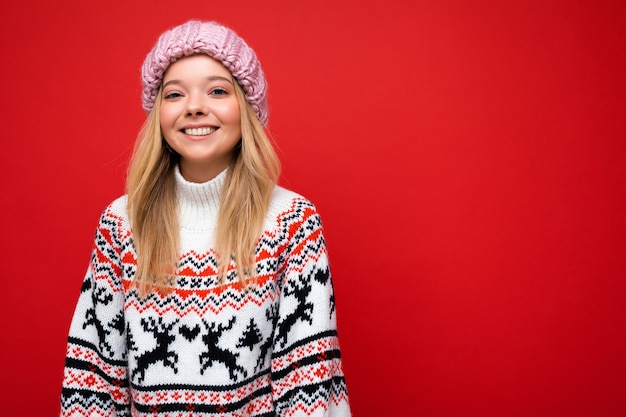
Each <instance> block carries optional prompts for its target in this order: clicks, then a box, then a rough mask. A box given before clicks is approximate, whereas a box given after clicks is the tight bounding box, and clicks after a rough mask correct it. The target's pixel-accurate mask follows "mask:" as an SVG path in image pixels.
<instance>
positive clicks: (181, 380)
mask: <svg viewBox="0 0 626 417" xmlns="http://www.w3.org/2000/svg"><path fill="white" fill-rule="evenodd" d="M142 75H143V84H144V89H143V107H144V109H145V110H146V111H147V112H148V117H147V120H146V123H145V125H144V127H143V129H142V131H141V132H140V134H139V137H138V141H137V145H136V149H135V153H134V156H133V159H132V162H131V166H130V168H129V174H128V179H127V191H128V192H127V195H126V196H124V197H121V198H119V199H117V200H115V201H114V202H113V203H112V204H111V205H109V207H107V208H106V209H105V210H104V212H103V214H102V217H101V219H100V223H99V226H98V228H97V231H96V238H95V245H94V250H93V254H92V257H91V262H90V265H89V268H88V271H87V274H86V276H85V280H84V283H83V286H82V290H81V295H80V298H79V300H78V304H77V307H76V311H75V314H74V318H73V321H72V324H71V328H70V333H69V342H68V348H67V359H66V367H65V374H64V381H63V390H62V397H61V415H62V416H130V415H132V416H163V417H164V416H218V415H219V416H233V417H234V416H349V415H350V410H349V405H348V395H347V390H346V384H345V380H344V376H343V371H342V366H341V355H340V350H339V344H338V340H337V332H336V319H335V299H334V295H333V287H332V280H331V277H330V271H329V267H328V257H327V252H326V245H325V241H324V236H323V234H322V226H321V223H320V218H319V215H318V213H317V212H316V210H315V207H314V206H313V205H312V204H311V203H310V202H309V201H308V200H306V199H305V198H303V197H302V196H300V195H298V194H296V193H294V192H291V191H288V190H286V189H284V188H282V187H280V186H278V185H277V184H276V182H277V179H278V174H279V170H280V164H279V161H278V159H277V157H276V154H275V152H274V150H273V148H272V145H271V143H270V141H269V140H268V138H267V136H266V134H265V132H264V127H265V125H266V123H267V118H268V109H267V94H266V93H267V86H266V82H265V78H264V75H263V71H262V70H261V67H260V64H259V61H258V60H257V57H256V55H255V53H254V51H253V50H252V49H250V48H249V46H248V45H247V44H246V43H245V42H244V41H243V40H242V39H241V38H239V37H238V36H237V35H236V34H235V33H234V32H233V31H232V30H230V29H228V28H226V27H224V26H221V25H219V24H216V23H213V22H198V21H190V22H187V23H185V24H183V25H181V26H178V27H175V28H173V29H171V30H168V31H166V32H165V33H163V34H162V35H161V37H160V38H159V40H158V42H157V43H156V45H155V46H154V48H153V50H152V51H151V52H150V53H149V54H148V56H147V58H146V60H145V62H144V65H143V72H142Z"/></svg>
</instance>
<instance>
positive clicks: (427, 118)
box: [0, 0, 626, 417]
mask: <svg viewBox="0 0 626 417" xmlns="http://www.w3.org/2000/svg"><path fill="white" fill-rule="evenodd" d="M191 6H193V8H192V7H191ZM0 12H1V19H2V21H1V23H2V24H1V25H0V36H1V37H0V42H1V54H2V58H1V62H2V63H1V64H0V68H1V70H0V71H1V73H0V83H1V89H0V92H1V93H2V94H3V95H2V99H0V114H1V115H2V121H1V127H0V132H1V133H0V136H1V138H2V149H1V151H0V158H1V166H2V169H3V173H2V175H1V176H0V186H1V191H2V209H1V210H2V211H1V216H0V222H1V223H0V230H1V233H2V239H0V245H1V246H0V250H1V253H2V256H3V258H2V260H3V262H2V263H3V265H4V267H3V272H2V277H3V284H4V285H3V291H2V303H1V307H0V308H1V309H2V331H1V334H2V339H3V340H2V354H1V355H0V360H1V364H0V369H2V377H1V378H0V381H1V382H0V383H1V384H2V387H1V392H2V399H3V404H2V407H1V409H2V411H1V412H0V413H1V414H2V415H4V416H18V415H19V416H52V415H55V414H56V413H57V412H58V396H59V390H60V384H61V378H62V368H63V360H64V353H65V338H66V334H67V330H68V327H69V322H70V318H71V315H72V312H73V309H74V304H75V301H76V298H77V296H78V293H79V289H80V284H81V280H82V278H83V274H84V272H85V270H86V267H87V263H88V260H89V253H90V249H91V245H92V237H93V232H94V230H95V226H96V222H97V219H98V217H99V215H100V212H101V210H102V209H103V208H104V207H105V205H106V204H108V203H109V202H110V201H111V200H113V199H114V198H115V197H117V196H118V195H119V194H121V193H123V191H124V175H125V170H126V166H127V162H128V158H129V154H130V151H131V149H132V144H133V140H134V137H135V135H136V132H137V130H138V129H139V126H140V124H141V123H142V120H143V117H144V114H143V111H142V110H141V107H140V79H139V68H140V65H141V62H142V61H143V58H144V56H145V54H146V53H147V51H148V50H149V49H150V47H151V46H152V45H153V43H154V41H155V40H156V37H157V36H158V34H159V33H160V32H161V31H163V30H164V29H166V28H168V27H170V26H173V25H175V24H179V23H182V22H183V21H185V20H187V19H189V18H192V17H193V18H200V19H216V20H219V21H221V22H223V23H225V24H227V25H229V26H231V27H233V28H234V29H235V30H236V31H237V32H239V34H240V35H242V36H243V37H244V38H245V39H247V40H248V41H249V43H250V44H251V45H252V46H253V48H255V50H256V51H257V54H258V55H259V57H260V58H261V60H262V63H263V66H264V69H265V71H266V74H267V77H268V81H269V84H270V104H271V117H270V130H271V132H272V135H273V137H274V138H275V140H276V142H277V143H278V145H279V148H280V155H281V157H282V160H283V162H284V175H283V177H282V183H283V184H284V185H286V186H288V187H290V188H293V189H295V190H297V191H299V192H300V193H302V194H304V195H306V196H307V197H309V198H310V199H312V200H313V201H314V202H315V203H316V204H317V206H318V208H319V210H320V212H321V213H322V218H323V220H324V223H325V228H326V234H327V240H328V243H329V248H330V256H331V266H332V269H333V274H334V278H335V287H336V291H337V302H338V308H339V332H340V338H341V342H342V348H343V355H344V366H345V372H346V375H347V381H348V388H349V390H350V395H351V401H352V407H353V411H354V415H355V416H358V417H378V416H398V415H415V416H432V417H435V416H437V417H440V416H445V417H447V416H483V417H488V416H493V417H495V416H531V415H532V416H539V415H546V416H618V415H619V416H623V415H626V399H625V398H626V376H625V375H626V357H625V355H624V352H625V351H626V329H625V327H626V307H625V303H624V300H625V296H626V280H625V279H624V278H626V256H625V255H626V220H625V218H624V213H625V212H626V144H625V139H626V117H625V116H626V112H625V111H626V46H625V45H626V2H623V1H619V0H616V1H602V0H596V1H575V0H563V1H556V0H544V1H502V0H493V1H488V0H481V1H461V0H458V1H454V0H444V1H440V0H438V1H388V0H366V1H345V0H342V1H334V0H332V1H323V0H318V1H315V2H281V1H278V0H268V1H255V2H224V1H223V2H208V3H202V4H200V3H193V4H192V3H184V2H172V1H156V0H150V1H117V0H116V1H107V2H102V3H98V2H93V1H92V2H86V1H78V0H72V1H65V2H51V1H44V0H4V1H3V2H2V3H1V4H0Z"/></svg>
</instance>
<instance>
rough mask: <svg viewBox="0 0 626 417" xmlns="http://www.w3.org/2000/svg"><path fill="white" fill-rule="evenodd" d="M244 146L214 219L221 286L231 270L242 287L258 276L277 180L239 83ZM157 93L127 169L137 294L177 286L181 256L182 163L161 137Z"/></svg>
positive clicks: (272, 156) (276, 167) (272, 155)
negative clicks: (178, 172) (258, 252)
mask: <svg viewBox="0 0 626 417" xmlns="http://www.w3.org/2000/svg"><path fill="white" fill-rule="evenodd" d="M233 84H234V85H235V95H236V97H237V100H238V102H239V108H240V114H241V141H240V144H239V145H237V146H236V147H235V150H234V154H233V159H232V162H231V164H230V166H229V168H228V171H227V173H226V177H225V179H224V185H223V188H222V193H221V200H220V209H219V213H218V218H217V231H216V238H215V252H216V257H217V265H218V275H219V282H220V283H223V282H224V279H225V276H226V274H227V272H228V271H229V269H231V267H232V266H234V269H235V270H236V272H237V275H238V277H239V281H240V282H241V283H242V284H246V283H249V282H251V281H253V280H254V278H255V276H256V265H255V254H254V252H255V249H256V245H257V241H258V239H259V236H260V234H261V231H262V228H263V221H264V219H265V215H266V213H267V210H268V208H269V204H270V200H271V198H272V190H273V188H274V185H275V184H276V183H277V181H278V176H279V175H280V161H279V159H278V156H277V155H276V152H275V151H274V148H273V146H272V143H271V141H270V139H269V137H268V136H267V135H266V133H265V131H264V129H263V126H262V125H261V122H260V121H259V119H258V117H257V115H256V113H255V112H254V110H253V109H252V107H251V106H250V104H249V103H248V102H247V101H246V99H245V96H244V92H243V90H242V88H241V86H240V85H239V84H238V83H237V82H233ZM161 101H162V91H161V89H159V92H158V93H157V97H156V100H155V102H154V107H153V108H152V110H151V111H150V113H149V114H148V117H147V119H146V121H145V123H144V125H143V127H142V128H141V130H140V132H139V135H138V137H137V142H136V145H135V151H134V153H133V157H132V160H131V163H130V166H129V170H128V177H127V181H126V188H127V193H128V216H129V218H130V222H131V226H132V233H133V242H134V245H135V249H136V252H137V270H136V273H135V277H134V279H133V284H134V285H136V286H137V287H138V289H139V292H140V294H142V295H146V294H147V293H149V292H151V291H154V290H156V291H158V292H160V293H162V294H163V293H167V292H168V291H169V290H170V289H171V287H172V286H173V285H174V283H175V275H176V270H177V264H178V257H179V253H178V252H179V240H180V238H179V233H180V230H179V223H178V202H177V200H176V183H175V177H174V169H176V166H177V164H178V163H179V162H180V157H179V155H178V154H176V153H175V152H174V151H173V150H172V149H170V148H169V146H168V145H167V143H166V142H165V139H164V138H163V135H162V132H161V125H160V121H159V112H160V106H161Z"/></svg>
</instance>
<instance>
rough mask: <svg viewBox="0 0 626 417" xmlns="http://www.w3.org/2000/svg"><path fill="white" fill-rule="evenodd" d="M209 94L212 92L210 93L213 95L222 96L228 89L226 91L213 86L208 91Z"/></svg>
mask: <svg viewBox="0 0 626 417" xmlns="http://www.w3.org/2000/svg"><path fill="white" fill-rule="evenodd" d="M209 94H212V95H215V96H223V95H226V94H228V91H226V90H225V89H223V88H220V87H217V88H214V89H213V90H211V91H210V92H209Z"/></svg>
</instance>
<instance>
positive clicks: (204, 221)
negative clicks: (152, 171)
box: [174, 167, 228, 230]
mask: <svg viewBox="0 0 626 417" xmlns="http://www.w3.org/2000/svg"><path fill="white" fill-rule="evenodd" d="M227 171H228V169H225V170H224V171H222V172H220V173H219V174H218V175H217V176H216V177H215V178H213V179H211V180H209V181H207V182H203V183H195V182H189V181H187V180H186V179H185V178H184V177H183V176H182V174H181V173H180V169H179V167H176V169H175V170H174V175H175V179H176V195H177V197H178V209H179V216H180V225H181V227H183V228H191V229H204V230H206V229H212V228H214V227H215V223H216V222H217V213H218V211H219V207H220V195H221V193H222V187H223V185H224V180H225V178H226V172H227Z"/></svg>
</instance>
